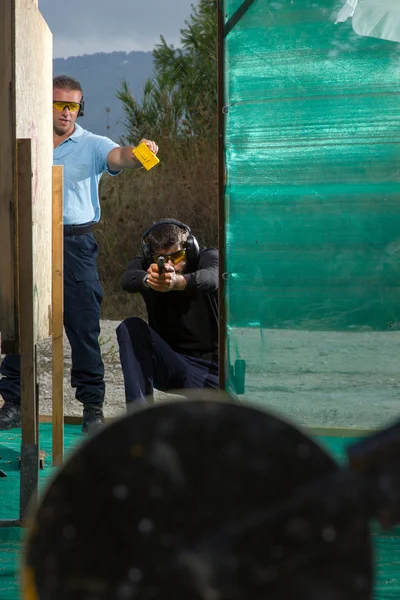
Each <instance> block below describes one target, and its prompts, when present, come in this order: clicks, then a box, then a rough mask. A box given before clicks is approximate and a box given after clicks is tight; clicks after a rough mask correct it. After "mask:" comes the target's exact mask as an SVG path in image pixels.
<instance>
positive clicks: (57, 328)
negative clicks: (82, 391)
mask: <svg viewBox="0 0 400 600" xmlns="http://www.w3.org/2000/svg"><path fill="white" fill-rule="evenodd" d="M63 245H64V232H63V167H62V166H54V167H53V227H52V270H53V284H52V335H53V340H52V344H53V358H52V377H53V397H52V398H53V402H52V413H53V437H52V444H53V466H55V467H59V466H60V465H61V464H62V462H63V458H64V346H63V334H64V326H63V310H64V301H63V294H64V286H63V272H64V265H63Z"/></svg>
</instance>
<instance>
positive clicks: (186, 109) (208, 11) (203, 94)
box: [117, 0, 217, 144]
mask: <svg viewBox="0 0 400 600" xmlns="http://www.w3.org/2000/svg"><path fill="white" fill-rule="evenodd" d="M117 97H118V98H119V99H120V100H121V102H122V103H123V105H124V106H123V108H124V112H125V121H124V126H125V129H126V134H125V135H124V137H123V140H122V141H123V143H130V144H134V143H136V142H137V140H138V139H140V138H142V137H144V136H147V137H153V138H157V139H160V138H165V137H168V138H171V139H176V140H180V139H181V140H182V141H183V139H184V138H191V137H196V138H201V139H208V138H215V135H216V122H217V2H216V0H200V2H199V4H198V5H197V6H196V7H192V14H191V16H190V17H189V19H188V20H187V21H185V27H184V28H183V29H181V47H180V48H174V46H172V45H169V44H168V43H167V42H166V40H165V38H164V37H162V36H161V38H160V43H159V44H158V45H157V46H156V48H155V50H154V75H153V77H152V78H150V79H148V81H147V82H146V84H145V86H144V90H143V100H142V102H141V103H139V102H137V100H136V99H135V98H134V97H133V95H132V93H131V92H130V90H129V86H128V83H127V81H125V80H124V81H122V83H121V88H120V90H118V92H117Z"/></svg>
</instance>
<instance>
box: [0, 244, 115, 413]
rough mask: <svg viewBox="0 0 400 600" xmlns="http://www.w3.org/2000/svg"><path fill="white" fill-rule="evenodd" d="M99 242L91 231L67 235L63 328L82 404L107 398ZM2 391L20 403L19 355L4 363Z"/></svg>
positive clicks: (7, 396) (74, 382) (95, 402)
mask: <svg viewBox="0 0 400 600" xmlns="http://www.w3.org/2000/svg"><path fill="white" fill-rule="evenodd" d="M97 251H98V248H97V243H96V241H95V239H94V236H93V234H92V233H91V232H89V233H84V234H82V235H65V236H64V328H65V333H66V335H67V338H68V340H69V343H70V345H71V358H72V369H71V385H72V387H73V388H76V394H75V396H76V398H77V400H79V401H80V402H82V403H83V404H98V403H102V402H103V401H104V392H105V385H104V364H103V361H102V358H101V352H100V346H99V341H98V338H99V335H100V306H101V302H102V299H103V294H102V290H101V286H100V282H99V275H98V272H97V264H96V259H97ZM0 374H1V375H2V378H1V379H0V394H1V395H2V396H3V398H4V400H6V401H7V400H9V401H11V402H16V403H20V401H21V383H20V357H19V355H17V354H10V355H7V356H6V357H5V358H4V360H3V362H2V364H1V366H0Z"/></svg>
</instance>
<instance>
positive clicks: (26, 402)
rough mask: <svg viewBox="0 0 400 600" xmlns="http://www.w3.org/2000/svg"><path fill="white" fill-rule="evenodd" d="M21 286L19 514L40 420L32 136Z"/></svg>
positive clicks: (28, 490) (23, 171) (26, 498)
mask: <svg viewBox="0 0 400 600" xmlns="http://www.w3.org/2000/svg"><path fill="white" fill-rule="evenodd" d="M17 174H18V180H17V181H18V202H17V204H18V265H17V271H18V287H19V290H20V293H19V316H20V319H19V322H20V332H23V335H21V334H20V336H19V338H20V351H21V415H22V425H21V430H22V445H21V492H20V501H21V502H20V513H21V514H20V516H21V519H23V518H25V517H26V514H27V510H28V506H29V505H30V504H31V502H32V501H33V502H34V501H35V500H36V501H37V499H38V483H39V436H38V419H37V412H38V409H37V378H36V331H35V310H36V306H35V302H36V301H38V300H37V299H36V294H35V290H34V277H33V235H32V233H33V231H32V149H31V140H30V139H20V140H18V142H17Z"/></svg>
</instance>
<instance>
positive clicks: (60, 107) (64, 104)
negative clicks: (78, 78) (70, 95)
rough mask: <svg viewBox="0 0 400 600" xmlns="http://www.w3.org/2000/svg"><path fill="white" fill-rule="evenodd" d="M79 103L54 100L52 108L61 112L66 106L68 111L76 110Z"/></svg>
mask: <svg viewBox="0 0 400 600" xmlns="http://www.w3.org/2000/svg"><path fill="white" fill-rule="evenodd" d="M80 107H81V105H80V104H79V102H63V101H62V102H61V101H58V100H54V102H53V108H55V109H56V110H59V111H60V112H62V111H63V110H65V109H66V108H68V110H69V112H77V111H78V110H79V109H80Z"/></svg>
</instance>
